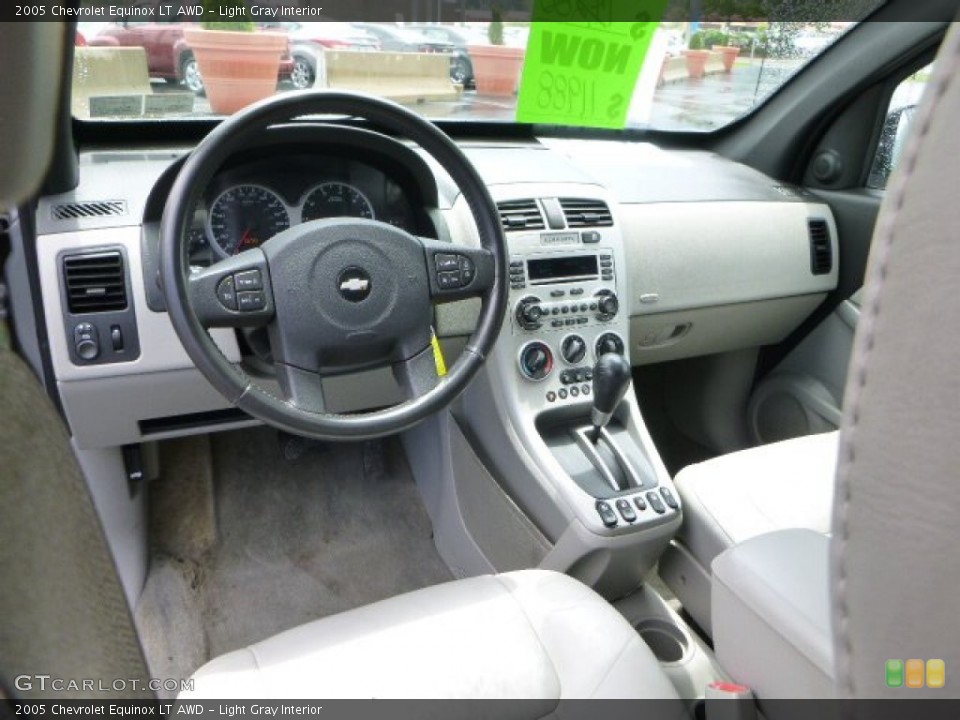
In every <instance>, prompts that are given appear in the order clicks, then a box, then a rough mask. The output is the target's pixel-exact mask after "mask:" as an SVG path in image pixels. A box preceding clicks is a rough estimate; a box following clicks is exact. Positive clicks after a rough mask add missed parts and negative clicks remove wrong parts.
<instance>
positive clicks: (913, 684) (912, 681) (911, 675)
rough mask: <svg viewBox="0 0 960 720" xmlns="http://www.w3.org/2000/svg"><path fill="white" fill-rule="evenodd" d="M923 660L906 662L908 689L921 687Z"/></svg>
mask: <svg viewBox="0 0 960 720" xmlns="http://www.w3.org/2000/svg"><path fill="white" fill-rule="evenodd" d="M923 665H924V663H923V660H907V664H906V681H907V687H908V688H922V687H923Z"/></svg>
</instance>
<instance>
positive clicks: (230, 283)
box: [217, 275, 237, 310]
mask: <svg viewBox="0 0 960 720" xmlns="http://www.w3.org/2000/svg"><path fill="white" fill-rule="evenodd" d="M217 299H218V300H219V301H220V304H221V305H223V306H224V307H225V308H226V309H227V310H236V309H237V289H236V284H235V282H234V279H233V275H229V276H227V277H225V278H224V279H223V280H221V281H220V283H219V284H218V285H217Z"/></svg>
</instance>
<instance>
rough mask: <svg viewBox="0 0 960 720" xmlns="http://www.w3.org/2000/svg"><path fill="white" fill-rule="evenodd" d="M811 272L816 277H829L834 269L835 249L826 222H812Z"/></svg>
mask: <svg viewBox="0 0 960 720" xmlns="http://www.w3.org/2000/svg"><path fill="white" fill-rule="evenodd" d="M809 227H810V271H811V272H812V273H813V274H814V275H828V274H829V273H830V271H831V270H832V269H833V248H832V247H831V245H830V228H829V227H828V226H827V221H826V220H810V221H809Z"/></svg>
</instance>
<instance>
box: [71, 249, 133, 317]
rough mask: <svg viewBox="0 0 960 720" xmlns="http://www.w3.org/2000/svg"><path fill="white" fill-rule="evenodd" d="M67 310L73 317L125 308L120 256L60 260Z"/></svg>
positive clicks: (123, 280) (125, 298) (124, 282)
mask: <svg viewBox="0 0 960 720" xmlns="http://www.w3.org/2000/svg"><path fill="white" fill-rule="evenodd" d="M63 282H64V287H65V289H66V295H67V307H68V308H69V309H70V313H71V314H73V315H84V314H86V313H98V312H115V311H118V310H125V309H126V307H127V284H126V274H125V273H124V270H123V256H122V255H121V254H120V253H119V252H115V251H113V252H102V253H89V254H83V255H68V256H66V257H65V258H64V259H63Z"/></svg>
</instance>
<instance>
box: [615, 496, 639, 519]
mask: <svg viewBox="0 0 960 720" xmlns="http://www.w3.org/2000/svg"><path fill="white" fill-rule="evenodd" d="M617 510H619V511H620V517H622V518H623V519H624V520H626V521H627V522H628V523H632V522H636V521H637V514H636V513H635V512H634V511H633V508H632V507H630V502H629V501H627V500H625V499H624V498H620V499H619V500H617Z"/></svg>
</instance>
